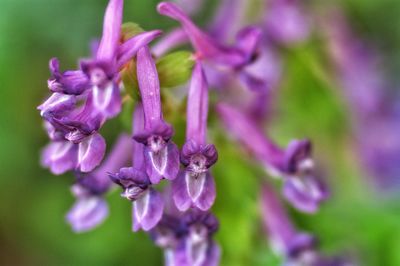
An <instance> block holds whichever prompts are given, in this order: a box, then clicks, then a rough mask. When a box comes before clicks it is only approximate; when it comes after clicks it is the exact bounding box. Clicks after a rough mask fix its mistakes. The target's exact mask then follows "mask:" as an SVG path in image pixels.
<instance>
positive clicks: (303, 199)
mask: <svg viewBox="0 0 400 266" xmlns="http://www.w3.org/2000/svg"><path fill="white" fill-rule="evenodd" d="M217 112H218V114H219V116H220V118H221V120H222V122H223V123H224V125H225V126H226V128H227V129H228V131H229V133H231V134H232V135H233V136H234V137H235V138H236V139H238V140H239V141H240V142H241V143H242V144H243V145H244V146H245V147H246V148H247V149H248V150H250V152H251V153H252V154H253V156H254V157H255V158H256V159H257V160H258V161H260V162H261V163H262V164H263V165H264V167H265V168H266V170H267V172H268V173H269V174H270V175H273V176H280V177H282V178H283V181H284V189H283V192H284V195H285V197H286V198H287V200H288V201H289V202H290V203H291V204H293V206H295V207H296V208H298V209H299V210H301V211H304V212H310V213H313V212H316V211H317V210H318V207H319V204H320V202H321V201H323V200H325V199H326V197H327V196H328V193H327V191H326V187H325V186H324V185H323V183H322V182H321V181H320V180H319V179H318V178H317V177H315V175H314V163H313V160H312V158H311V144H310V142H309V141H308V140H302V141H298V140H295V141H292V142H291V143H290V144H289V145H288V147H287V149H286V150H283V149H281V148H279V147H278V146H276V145H275V143H273V142H272V141H271V140H269V139H268V138H267V137H266V136H265V134H264V133H263V130H262V129H261V128H260V127H259V126H258V125H257V123H255V122H254V121H253V120H252V118H251V117H248V116H247V115H246V114H244V113H243V112H240V111H239V110H236V109H235V108H234V107H231V106H229V105H227V104H219V105H218V107H217Z"/></svg>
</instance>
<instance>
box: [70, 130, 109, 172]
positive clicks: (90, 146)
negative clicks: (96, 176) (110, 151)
mask: <svg viewBox="0 0 400 266" xmlns="http://www.w3.org/2000/svg"><path fill="white" fill-rule="evenodd" d="M105 150H106V142H105V140H104V138H103V137H102V136H101V135H100V134H97V133H95V134H93V135H91V136H89V137H87V138H85V139H84V140H83V141H82V142H81V143H79V150H78V165H77V168H78V169H79V170H80V171H82V172H90V171H92V170H93V169H94V168H95V167H96V166H98V165H99V164H100V162H101V160H102V159H103V157H104V153H105Z"/></svg>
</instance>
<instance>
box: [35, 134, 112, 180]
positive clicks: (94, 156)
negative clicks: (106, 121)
mask: <svg viewBox="0 0 400 266" xmlns="http://www.w3.org/2000/svg"><path fill="white" fill-rule="evenodd" d="M105 149H106V143H105V141H104V139H103V137H102V136H100V135H99V134H93V135H90V136H89V137H86V138H84V139H83V140H82V141H81V142H80V143H79V144H75V143H73V142H70V141H67V140H56V141H52V142H50V143H49V144H48V145H47V146H46V147H45V148H44V149H43V152H42V165H43V166H44V167H47V168H49V169H50V170H51V172H52V173H53V174H56V175H59V174H63V173H65V172H66V171H70V170H78V171H80V172H90V171H92V170H93V169H94V168H95V167H96V166H98V165H99V164H100V162H101V160H102V158H103V156H104V153H105Z"/></svg>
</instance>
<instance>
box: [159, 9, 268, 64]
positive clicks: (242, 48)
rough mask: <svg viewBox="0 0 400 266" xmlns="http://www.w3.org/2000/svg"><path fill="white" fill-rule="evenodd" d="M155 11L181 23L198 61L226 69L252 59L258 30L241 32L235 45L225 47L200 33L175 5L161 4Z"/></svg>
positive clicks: (258, 35) (251, 29) (253, 28)
mask: <svg viewBox="0 0 400 266" xmlns="http://www.w3.org/2000/svg"><path fill="white" fill-rule="evenodd" d="M157 10H158V12H159V13H160V14H161V15H164V16H168V17H170V18H172V19H175V20H177V21H179V22H180V23H181V25H182V27H183V29H184V31H185V32H186V34H187V36H188V37H189V39H190V41H191V43H192V45H193V46H194V48H195V50H196V52H197V56H198V58H199V59H206V60H209V61H211V62H213V63H216V64H219V65H224V66H228V67H240V66H243V65H245V64H247V63H248V62H249V61H250V60H251V59H252V56H253V54H254V51H255V49H256V47H257V43H258V40H259V38H260V34H261V32H260V30H259V29H258V28H255V27H249V28H246V29H244V30H242V31H241V32H240V33H239V34H238V37H237V43H236V45H235V46H234V47H226V46H223V45H221V44H220V43H218V42H216V41H215V40H214V39H212V38H211V37H210V36H208V35H207V34H206V33H205V32H203V31H201V30H200V29H199V28H198V27H197V26H196V25H195V24H194V23H193V22H192V21H191V20H190V18H189V17H188V16H187V15H186V14H185V13H184V11H183V10H182V9H180V8H179V7H178V6H177V5H175V4H173V3H171V2H161V3H160V4H159V5H158V6H157Z"/></svg>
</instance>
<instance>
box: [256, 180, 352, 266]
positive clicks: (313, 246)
mask: <svg viewBox="0 0 400 266" xmlns="http://www.w3.org/2000/svg"><path fill="white" fill-rule="evenodd" d="M260 207H261V214H262V218H263V222H264V227H265V229H266V231H267V232H268V238H269V242H270V245H271V246H272V248H273V250H274V251H275V252H276V253H277V254H278V255H280V256H282V257H284V260H285V262H284V265H288V266H289V265H291V266H296V265H310V266H346V265H347V266H351V265H353V264H351V263H350V262H349V261H348V260H347V259H343V258H340V257H330V258H328V257H324V256H322V255H321V254H320V253H319V252H318V250H317V248H318V243H317V239H316V238H315V237H314V236H312V235H310V234H306V233H301V232H298V231H297V230H296V228H295V226H294V225H293V224H292V222H291V221H290V218H289V217H288V215H287V213H286V210H285V209H284V207H283V206H282V204H281V202H280V200H279V198H278V197H277V195H276V194H275V192H274V190H273V188H272V187H271V186H270V185H268V184H266V183H264V184H263V185H262V189H261V197H260Z"/></svg>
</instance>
